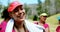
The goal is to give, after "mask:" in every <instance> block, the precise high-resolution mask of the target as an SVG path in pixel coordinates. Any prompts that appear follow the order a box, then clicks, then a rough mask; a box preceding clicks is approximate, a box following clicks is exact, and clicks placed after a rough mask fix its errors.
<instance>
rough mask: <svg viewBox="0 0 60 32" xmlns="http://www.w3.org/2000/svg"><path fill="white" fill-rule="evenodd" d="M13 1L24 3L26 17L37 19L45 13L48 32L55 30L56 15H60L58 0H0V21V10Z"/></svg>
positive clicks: (59, 2)
mask: <svg viewBox="0 0 60 32" xmlns="http://www.w3.org/2000/svg"><path fill="white" fill-rule="evenodd" d="M13 1H19V2H21V3H22V4H23V5H24V9H25V10H26V14H27V15H26V19H29V20H32V21H33V18H35V19H37V21H39V18H38V17H39V15H40V14H41V13H47V14H48V18H47V20H46V22H47V23H48V24H49V26H50V32H55V31H56V27H57V25H58V19H57V17H58V16H60V0H0V22H1V21H2V20H3V19H2V18H1V15H2V11H3V10H4V9H6V8H7V7H8V6H9V4H10V3H11V2H13Z"/></svg>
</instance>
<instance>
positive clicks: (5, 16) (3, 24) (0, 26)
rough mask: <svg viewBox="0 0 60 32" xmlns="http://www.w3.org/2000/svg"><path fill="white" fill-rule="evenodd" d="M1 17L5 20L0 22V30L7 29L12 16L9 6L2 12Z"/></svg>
mask: <svg viewBox="0 0 60 32" xmlns="http://www.w3.org/2000/svg"><path fill="white" fill-rule="evenodd" d="M1 18H3V19H4V20H3V21H2V22H1V24H0V31H5V30H4V29H6V25H7V22H8V21H9V20H10V16H9V13H8V11H7V8H6V9H4V11H3V12H2V16H1Z"/></svg>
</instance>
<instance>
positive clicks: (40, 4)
mask: <svg viewBox="0 0 60 32" xmlns="http://www.w3.org/2000/svg"><path fill="white" fill-rule="evenodd" d="M36 10H37V11H38V15H40V14H41V13H42V12H43V11H42V2H41V1H40V0H38V7H37V9H36Z"/></svg>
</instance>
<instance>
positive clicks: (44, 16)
mask: <svg viewBox="0 0 60 32" xmlns="http://www.w3.org/2000/svg"><path fill="white" fill-rule="evenodd" d="M39 18H40V20H39V22H34V23H35V24H38V25H41V26H43V27H44V28H45V32H50V29H49V25H48V24H47V23H46V19H47V14H46V13H42V14H41V15H40V17H39Z"/></svg>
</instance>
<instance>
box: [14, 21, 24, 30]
mask: <svg viewBox="0 0 60 32" xmlns="http://www.w3.org/2000/svg"><path fill="white" fill-rule="evenodd" d="M14 24H15V25H14V26H15V27H16V28H17V29H19V28H23V25H24V21H22V22H20V23H18V22H17V21H16V22H15V23H14Z"/></svg>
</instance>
